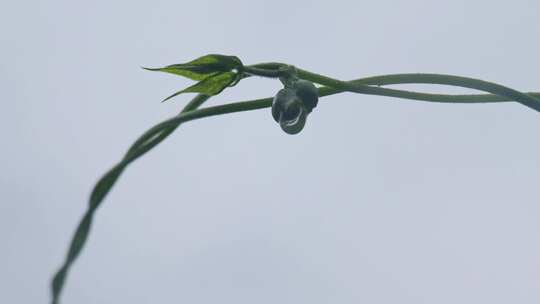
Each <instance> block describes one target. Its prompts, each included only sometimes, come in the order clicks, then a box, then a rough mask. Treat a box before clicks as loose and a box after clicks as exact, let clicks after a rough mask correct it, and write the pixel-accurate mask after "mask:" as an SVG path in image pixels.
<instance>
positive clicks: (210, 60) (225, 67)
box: [143, 54, 242, 80]
mask: <svg viewBox="0 0 540 304" xmlns="http://www.w3.org/2000/svg"><path fill="white" fill-rule="evenodd" d="M241 66H242V61H240V59H239V58H238V57H236V56H227V55H220V54H210V55H206V56H202V57H199V58H197V59H195V60H192V61H190V62H186V63H180V64H173V65H168V66H166V67H163V68H145V67H143V69H145V70H149V71H160V72H165V73H171V74H175V75H180V76H183V77H187V78H189V79H192V80H204V79H206V78H208V77H211V76H215V75H217V74H220V73H223V72H230V71H232V70H234V69H238V68H240V67H241Z"/></svg>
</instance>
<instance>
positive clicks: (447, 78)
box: [298, 69, 540, 111]
mask: <svg viewBox="0 0 540 304" xmlns="http://www.w3.org/2000/svg"><path fill="white" fill-rule="evenodd" d="M298 75H299V77H301V78H304V79H307V80H310V81H313V82H316V83H319V84H323V85H326V86H330V87H333V88H336V89H339V90H342V91H349V92H355V93H362V94H370V95H382V96H392V97H400V98H412V97H414V95H416V94H418V93H414V94H413V92H408V93H406V94H405V93H404V92H402V91H400V90H392V89H386V88H378V87H371V86H368V85H364V84H356V83H353V82H345V81H341V80H337V79H334V78H330V77H327V76H324V75H320V74H316V73H312V72H309V71H306V70H302V69H298ZM378 80H379V82H383V81H386V82H387V83H386V84H388V83H392V84H403V83H428V84H443V85H451V86H458V87H464V88H469V89H476V90H479V91H485V92H488V93H492V94H495V95H499V96H504V97H506V98H508V99H511V100H515V101H517V102H519V103H521V104H523V105H525V106H527V107H529V108H532V109H534V110H536V111H540V99H538V98H536V97H534V96H531V95H527V94H524V93H521V92H519V91H516V90H514V89H511V88H508V87H505V86H502V85H499V84H496V83H492V82H487V81H483V80H479V79H474V78H468V77H460V76H453V75H442V74H396V75H389V76H384V77H379V79H378ZM413 99H414V98H413ZM450 100H451V99H450ZM450 102H451V101H450Z"/></svg>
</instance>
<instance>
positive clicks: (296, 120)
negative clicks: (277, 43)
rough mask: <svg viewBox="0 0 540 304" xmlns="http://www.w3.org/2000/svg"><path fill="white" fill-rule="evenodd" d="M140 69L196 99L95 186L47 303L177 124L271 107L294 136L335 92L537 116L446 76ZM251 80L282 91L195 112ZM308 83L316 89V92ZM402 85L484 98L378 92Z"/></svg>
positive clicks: (502, 92) (203, 61)
mask: <svg viewBox="0 0 540 304" xmlns="http://www.w3.org/2000/svg"><path fill="white" fill-rule="evenodd" d="M146 69H147V70H151V71H161V72H166V73H171V74H176V75H180V76H183V77H187V78H190V79H192V80H196V81H198V82H197V83H196V84H194V85H192V86H190V87H188V88H186V89H183V90H181V91H179V92H176V93H174V94H173V95H171V96H169V97H167V98H166V99H165V100H164V101H166V100H168V99H170V98H172V97H174V96H177V95H179V94H181V93H187V92H192V93H198V95H197V96H195V97H194V98H193V99H192V100H191V101H190V102H189V103H188V104H187V105H186V106H185V107H184V109H183V110H182V111H181V112H180V113H179V114H178V115H176V116H174V117H172V118H170V119H167V120H165V121H163V122H161V123H159V124H157V125H155V126H154V127H152V128H150V129H149V130H148V131H146V132H145V133H144V134H143V135H141V136H140V137H139V138H138V139H137V140H136V141H135V143H133V144H132V146H131V147H130V148H129V149H128V151H127V152H126V154H125V155H124V157H123V158H122V160H121V161H120V162H118V164H116V165H115V166H114V167H112V168H111V169H110V170H109V171H108V172H107V173H105V175H104V176H103V177H102V178H101V179H100V180H99V181H98V182H97V184H96V185H95V187H94V189H93V191H92V193H91V195H90V199H89V205H88V209H87V211H86V213H85V214H84V216H83V217H82V219H81V221H80V223H79V225H78V227H77V229H76V231H75V234H74V236H73V238H72V241H71V244H70V246H69V250H68V253H67V256H66V258H65V261H64V263H63V265H62V266H61V268H60V269H59V270H58V272H57V273H56V274H55V276H54V278H53V280H52V284H51V290H52V303H58V301H59V296H60V293H61V291H62V288H63V286H64V283H65V279H66V276H67V273H68V271H69V269H70V267H71V265H72V264H73V262H74V261H75V259H76V258H77V257H78V255H79V254H80V252H81V250H82V248H83V247H84V244H85V242H86V239H87V237H88V233H89V230H90V226H91V223H92V219H93V217H94V214H95V212H96V210H97V208H98V207H99V205H100V204H101V203H102V201H103V199H104V198H105V196H106V195H107V193H108V192H109V191H110V190H111V188H112V187H113V185H114V184H115V182H116V180H117V179H118V178H119V177H120V175H121V174H122V172H123V171H124V169H126V167H127V166H128V165H129V164H130V163H131V162H133V161H134V160H136V159H137V158H139V157H140V156H142V155H143V154H145V153H146V152H148V151H150V150H151V149H152V148H154V147H155V146H156V145H157V144H159V143H160V142H161V141H163V140H164V139H165V138H167V137H168V136H169V135H170V134H171V133H172V132H174V131H175V130H176V128H177V127H178V126H179V125H180V124H182V123H185V122H188V121H191V120H195V119H200V118H204V117H210V116H216V115H222V114H227V113H234V112H243V111H251V110H256V109H263V108H268V107H272V116H273V118H274V120H276V122H278V123H279V124H280V126H281V128H282V129H283V130H284V131H285V132H286V133H289V134H297V133H299V132H300V131H301V130H302V129H303V127H304V125H305V123H306V119H307V116H308V114H309V113H311V112H312V110H313V109H314V108H315V107H316V106H317V102H318V98H319V97H324V96H328V95H333V94H337V93H341V92H354V93H361V94H369V95H381V96H391V97H397V98H404V99H412V100H421V101H430V102H441V103H493V102H509V101H516V102H519V103H521V104H523V105H525V106H527V107H529V108H532V109H534V110H536V111H540V93H538V92H532V93H521V92H518V91H516V90H513V89H510V88H507V87H504V86H501V85H498V84H495V83H491V82H486V81H482V80H478V79H473V78H466V77H459V76H452V75H440V74H394V75H383V76H375V77H368V78H361V79H356V80H351V81H341V80H337V79H334V78H330V77H327V76H324V75H320V74H316V73H312V72H309V71H306V70H302V69H300V68H296V67H294V66H291V65H288V64H284V63H262V64H256V65H247V66H246V65H243V63H242V62H241V61H240V59H238V58H237V57H234V56H225V55H215V54H212V55H206V56H203V57H200V58H197V59H195V60H193V61H190V62H187V63H183V64H174V65H169V66H166V67H163V68H155V69H150V68H146ZM252 76H261V77H271V78H279V79H280V80H281V82H282V83H283V85H284V88H283V89H282V90H280V91H279V92H278V93H277V94H276V96H275V97H274V98H262V99H256V100H250V101H242V102H235V103H229V104H225V105H220V106H213V107H207V108H201V109H199V107H200V106H201V105H202V104H203V103H204V102H205V101H207V100H208V99H209V98H210V97H211V96H214V95H217V94H219V93H220V92H222V91H223V90H224V89H226V88H227V87H230V86H234V85H236V84H238V83H239V82H240V81H241V80H242V79H244V78H246V77H252ZM313 83H317V84H319V85H321V86H320V87H318V88H317V87H315V86H314V85H313ZM405 83H422V84H441V85H450V86H458V87H464V88H470V89H476V90H479V91H484V92H487V93H489V94H478V95H445V94H428V93H419V92H413V91H404V90H396V89H389V88H383V87H381V86H385V85H392V84H405Z"/></svg>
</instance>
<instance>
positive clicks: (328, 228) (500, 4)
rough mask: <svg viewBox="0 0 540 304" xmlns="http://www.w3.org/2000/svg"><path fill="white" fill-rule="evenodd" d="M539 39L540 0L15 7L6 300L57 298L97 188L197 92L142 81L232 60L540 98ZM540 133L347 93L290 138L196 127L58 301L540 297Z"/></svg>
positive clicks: (7, 39)
mask: <svg viewBox="0 0 540 304" xmlns="http://www.w3.org/2000/svg"><path fill="white" fill-rule="evenodd" d="M538 37H540V2H539V1H537V0H529V1H525V0H515V1H493V0H485V1H471V0H456V1H420V0H408V1H324V2H322V1H321V2H316V1H276V0H274V1H254V0H250V1H213V2H212V1H204V0H199V1H104V0H98V1H85V2H83V1H56V0H49V1H24V0H22V1H3V2H2V3H1V4H0V54H1V60H0V89H1V90H0V102H1V104H2V110H1V111H0V126H1V127H0V136H1V138H2V142H3V144H2V148H1V152H0V241H1V244H2V245H1V247H0V303H47V302H48V301H49V300H48V299H49V290H48V287H49V279H50V278H51V276H52V274H53V272H54V271H55V270H56V269H57V267H58V266H59V265H60V263H61V262H62V261H63V259H64V256H65V253H66V250H67V245H68V241H69V240H70V239H71V236H72V233H73V230H74V228H75V226H76V224H77V223H78V221H79V219H80V217H81V215H82V214H83V212H84V210H85V208H86V205H87V199H88V195H89V193H90V191H91V189H92V187H93V185H94V183H95V182H96V181H97V180H98V178H99V177H100V176H101V175H102V174H103V173H104V172H105V171H106V170H107V169H109V168H110V167H111V166H112V165H114V164H115V162H117V161H118V160H120V158H121V156H122V154H123V153H124V152H125V151H126V149H127V148H128V147H129V145H130V144H131V143H132V142H133V141H134V140H135V139H136V138H137V137H138V136H139V135H140V134H141V133H142V132H144V131H145V130H146V129H148V128H149V127H151V126H152V125H154V124H156V123H158V122H160V121H162V120H164V119H166V118H168V117H170V116H172V115H175V114H176V113H177V112H178V111H179V110H180V109H181V107H182V106H183V105H184V104H185V103H186V102H187V101H188V100H189V99H190V97H191V96H189V95H184V96H179V97H177V98H175V99H173V100H171V101H170V102H169V103H165V104H162V103H160V100H161V99H162V98H164V97H166V96H168V95H169V94H171V93H172V92H175V91H176V90H179V89H181V88H183V87H185V86H187V85H189V84H190V81H189V80H185V79H182V78H180V77H176V76H174V75H168V74H161V73H151V72H147V71H144V70H142V69H140V66H163V65H167V64H172V63H180V62H185V61H188V60H191V59H193V58H196V57H199V56H201V55H204V54H208V53H222V54H231V55H237V56H239V57H240V58H241V59H242V60H243V61H244V63H246V64H253V63H258V62H266V61H281V62H288V63H292V64H295V65H297V66H299V67H302V68H305V69H309V70H313V71H315V72H320V73H324V74H327V75H331V76H334V77H337V78H340V79H352V78H358V77H362V76H374V75H381V74H389V73H410V72H430V73H446V74H456V75H462V76H469V77H476V78H481V79H485V80H491V81H494V82H498V83H501V84H504V85H507V86H510V87H513V88H515V89H518V90H523V91H534V90H537V91H540V81H539V71H540V63H539V59H538V54H540V41H539V40H538ZM405 87H406V88H409V89H419V90H431V91H436V92H450V93H456V92H469V91H466V90H460V89H455V88H445V87H428V86H411V85H409V86H405ZM279 88H280V83H279V81H275V80H268V79H248V80H245V81H243V82H242V83H240V85H238V86H236V87H234V88H232V89H229V90H227V91H225V92H224V93H223V95H222V96H219V97H218V98H215V99H214V100H212V101H211V102H209V104H219V103H224V102H231V101H238V100H246V99H250V98H260V97H268V96H271V95H273V94H275V93H276V92H277V90H279ZM539 134H540V113H537V112H535V111H533V110H531V109H529V108H526V107H524V106H521V105H519V104H517V103H505V104H487V105H448V104H430V103H425V102H416V101H406V100H398V99H393V98H383V97H375V96H367V95H354V94H341V95H336V96H332V97H328V98H324V99H322V100H321V102H320V103H319V106H318V107H317V108H316V109H315V110H314V112H313V113H312V114H311V115H310V117H309V119H308V121H307V124H306V127H305V129H304V130H303V131H302V132H301V133H300V134H299V135H296V136H290V135H286V134H285V133H283V132H282V131H281V129H280V128H279V126H278V125H277V124H276V123H275V122H274V121H273V119H272V117H271V114H270V110H269V109H265V110H259V111H253V112H246V113H239V114H232V115H227V116H221V117H215V118H209V119H204V120H198V121H195V122H191V123H189V124H186V125H184V126H182V127H181V128H179V129H178V130H177V131H176V133H175V134H174V135H173V136H171V137H170V138H169V139H167V140H166V141H165V142H164V143H163V144H162V145H160V146H159V147H158V148H156V149H155V150H154V151H152V152H150V153H149V154H147V155H145V156H144V157H143V158H141V159H139V160H138V161H137V162H135V163H134V164H133V165H132V166H130V167H129V168H128V169H127V170H126V171H125V173H124V174H123V176H122V177H121V179H120V181H119V182H118V183H117V184H116V186H115V188H114V189H113V191H112V192H111V193H110V195H109V196H108V197H107V198H106V200H105V202H104V204H103V206H102V207H101V208H100V210H99V211H98V214H97V217H96V220H95V222H94V226H93V230H92V232H91V235H90V238H89V242H88V244H87V246H86V248H85V250H84V252H83V253H82V255H81V256H80V258H79V260H78V261H77V262H76V263H75V265H74V268H73V270H72V272H71V273H70V276H69V278H68V281H67V285H66V288H65V292H64V294H63V297H62V299H63V302H62V303H66V304H68V303H78V304H94V303H133V304H139V303H190V304H199V303H200V304H203V303H235V304H243V303H245V304H248V303H249V304H253V303H258V304H265V303H268V304H270V303H271V304H278V303H279V304H286V303H291V304H292V303H295V304H297V303H309V304H317V303H321V304H322V303H335V304H338V303H339V304H349V303H350V304H352V303H371V304H379V303H401V304H407V303H411V304H413V303H414V304H417V303H437V304H454V303H463V304H465V303H471V304H472V303H492V304H497V303H522V304H527V303H539V302H540V288H539V286H540V243H539V242H538V237H539V232H540V220H539V219H540V200H539V198H538V194H539V184H538V182H539V180H540V141H539V140H538V138H539Z"/></svg>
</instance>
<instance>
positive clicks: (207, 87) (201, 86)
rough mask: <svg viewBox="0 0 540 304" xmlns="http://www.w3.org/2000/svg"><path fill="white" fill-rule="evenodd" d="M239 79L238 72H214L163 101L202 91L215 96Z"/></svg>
mask: <svg viewBox="0 0 540 304" xmlns="http://www.w3.org/2000/svg"><path fill="white" fill-rule="evenodd" d="M237 79H238V73H234V72H225V73H218V74H214V75H212V76H210V77H208V78H205V79H203V80H201V81H199V82H198V83H196V84H194V85H192V86H190V87H188V88H185V89H183V90H181V91H178V92H176V93H174V94H172V95H171V96H169V97H167V98H165V99H164V100H163V101H167V100H169V99H171V98H173V97H175V96H177V95H179V94H182V93H201V94H205V95H208V96H213V95H217V94H219V93H221V92H222V91H223V90H224V89H225V88H226V87H228V86H230V85H231V84H233V82H235V80H237Z"/></svg>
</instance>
